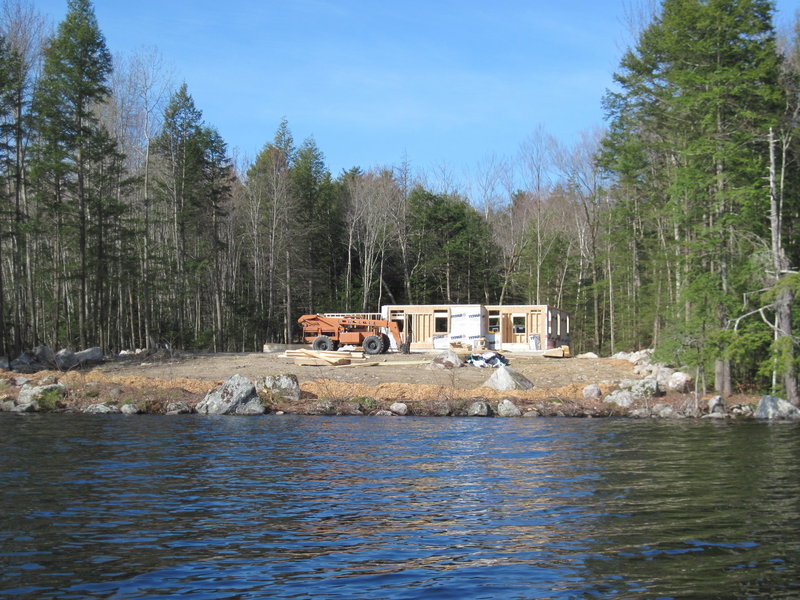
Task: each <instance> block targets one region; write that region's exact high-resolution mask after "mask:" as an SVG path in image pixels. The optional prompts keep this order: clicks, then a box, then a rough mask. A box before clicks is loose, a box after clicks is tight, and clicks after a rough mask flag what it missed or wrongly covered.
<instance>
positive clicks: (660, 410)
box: [650, 403, 677, 419]
mask: <svg viewBox="0 0 800 600" xmlns="http://www.w3.org/2000/svg"><path fill="white" fill-rule="evenodd" d="M650 414H651V416H654V417H658V418H660V419H673V418H675V416H676V415H677V413H676V412H675V409H674V408H672V406H670V405H669V404H663V403H658V404H655V405H653V408H651V409H650Z"/></svg>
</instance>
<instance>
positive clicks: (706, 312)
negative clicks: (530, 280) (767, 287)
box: [603, 0, 782, 393]
mask: <svg viewBox="0 0 800 600" xmlns="http://www.w3.org/2000/svg"><path fill="white" fill-rule="evenodd" d="M771 14H772V3H771V2H769V1H767V0H746V1H739V0H709V1H708V2H696V1H693V0H664V1H663V3H662V11H661V14H660V16H658V17H657V18H656V19H655V21H654V22H653V23H652V24H651V25H650V26H649V27H648V28H647V29H645V30H644V31H643V32H642V34H641V36H640V38H639V41H638V44H637V46H636V48H634V49H632V50H631V51H629V52H628V53H627V54H626V55H625V57H624V58H623V60H622V63H621V69H620V72H619V73H618V75H617V76H616V80H617V83H618V87H619V89H618V91H616V92H614V93H610V94H609V95H608V96H607V99H606V106H607V108H608V109H609V112H610V115H611V117H612V120H611V127H610V131H609V135H608V136H607V138H606V140H605V153H604V157H603V162H604V164H605V165H606V166H607V167H608V168H609V170H610V171H611V172H612V173H613V174H614V175H615V176H616V187H615V190H614V193H613V197H614V199H615V202H616V203H617V207H616V210H618V211H619V210H629V209H630V208H631V206H632V203H634V202H635V203H637V204H638V206H637V207H636V211H637V212H638V211H641V210H645V211H646V212H648V213H650V214H654V215H657V217H656V218H655V220H654V221H652V222H650V227H652V229H651V230H650V232H641V234H640V235H641V239H642V240H643V241H644V240H645V239H647V238H648V237H650V239H652V240H655V241H656V243H655V246H654V247H655V248H660V249H661V252H662V256H663V257H664V259H665V260H667V261H668V263H667V271H668V273H669V276H670V285H671V286H672V287H673V289H674V295H673V297H674V299H675V302H673V303H672V310H671V311H670V312H668V313H665V318H666V319H667V320H668V321H669V322H670V323H671V324H672V330H673V342H674V348H675V349H678V348H681V347H683V348H690V349H693V350H692V352H693V354H692V360H694V361H695V363H696V364H698V366H703V365H709V363H710V362H711V361H712V359H713V361H715V362H716V365H715V375H716V387H717V389H718V390H719V391H721V392H723V393H730V389H731V386H730V367H729V362H728V360H729V352H730V348H729V341H727V340H729V337H730V336H729V335H728V330H729V328H730V324H731V320H732V318H733V317H735V316H736V311H737V306H738V303H739V302H740V298H741V297H742V294H743V293H745V292H749V291H752V290H751V289H749V283H750V281H749V279H748V277H749V273H750V262H749V259H750V257H751V256H752V254H753V252H754V247H753V244H752V241H753V240H757V239H764V238H765V237H766V236H767V235H768V227H767V226H768V220H767V219H765V218H764V216H765V215H766V214H768V210H767V208H768V204H767V202H768V198H769V194H768V191H767V186H766V185H765V175H766V174H767V172H768V155H769V152H768V143H767V138H768V131H769V128H770V127H771V126H773V125H774V124H775V123H776V122H777V119H778V116H779V114H780V108H781V104H782V91H781V88H780V86H779V85H778V59H777V52H776V49H775V39H774V34H773V30H772V24H771ZM687 356H688V355H687ZM678 358H679V359H680V358H684V359H686V356H684V357H678Z"/></svg>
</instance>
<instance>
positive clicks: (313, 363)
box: [294, 356, 350, 367]
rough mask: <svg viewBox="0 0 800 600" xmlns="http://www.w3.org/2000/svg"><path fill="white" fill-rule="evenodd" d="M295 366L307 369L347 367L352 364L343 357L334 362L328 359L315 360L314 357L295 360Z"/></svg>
mask: <svg viewBox="0 0 800 600" xmlns="http://www.w3.org/2000/svg"><path fill="white" fill-rule="evenodd" d="M294 364H296V365H298V366H306V367H332V366H346V365H349V364H350V359H349V358H346V357H342V358H339V359H335V360H332V359H327V358H314V357H313V356H304V357H297V358H295V359H294Z"/></svg>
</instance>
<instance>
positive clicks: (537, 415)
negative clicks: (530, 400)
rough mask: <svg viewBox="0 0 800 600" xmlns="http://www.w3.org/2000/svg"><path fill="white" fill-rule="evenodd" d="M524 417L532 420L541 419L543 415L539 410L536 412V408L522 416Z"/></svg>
mask: <svg viewBox="0 0 800 600" xmlns="http://www.w3.org/2000/svg"><path fill="white" fill-rule="evenodd" d="M522 416H523V417H527V418H529V419H530V418H532V417H541V416H542V414H541V413H540V412H539V411H538V410H536V409H535V408H532V409H530V410H529V411H527V412H525V414H524V415H522Z"/></svg>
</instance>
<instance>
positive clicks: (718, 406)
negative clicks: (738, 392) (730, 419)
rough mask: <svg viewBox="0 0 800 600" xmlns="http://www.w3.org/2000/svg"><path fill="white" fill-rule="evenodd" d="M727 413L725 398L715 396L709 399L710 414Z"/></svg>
mask: <svg viewBox="0 0 800 600" xmlns="http://www.w3.org/2000/svg"><path fill="white" fill-rule="evenodd" d="M714 413H721V414H725V400H724V399H723V397H722V396H713V397H711V398H709V399H708V414H714Z"/></svg>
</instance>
